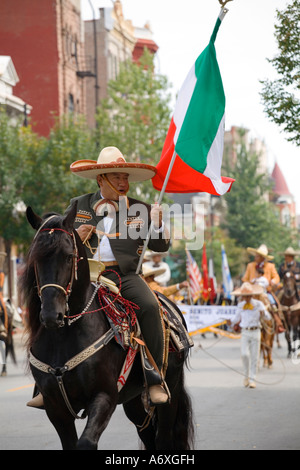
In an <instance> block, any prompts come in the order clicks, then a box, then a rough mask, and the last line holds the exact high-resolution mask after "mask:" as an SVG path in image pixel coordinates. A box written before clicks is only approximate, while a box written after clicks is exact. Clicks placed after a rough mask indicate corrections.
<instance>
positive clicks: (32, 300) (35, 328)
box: [19, 212, 62, 349]
mask: <svg viewBox="0 0 300 470" xmlns="http://www.w3.org/2000/svg"><path fill="white" fill-rule="evenodd" d="M52 215H57V217H55V218H53V219H51V220H49V222H47V223H46V225H45V227H47V228H54V227H61V226H62V216H60V215H59V214H57V213H53V212H52V213H47V214H45V215H44V216H43V220H44V221H45V220H46V219H47V218H49V217H50V216H52ZM59 246H61V238H60V237H59V236H56V235H55V234H54V233H53V235H52V236H51V237H49V232H44V233H43V232H40V233H39V234H38V236H36V237H35V238H34V239H33V241H32V243H31V246H30V248H29V251H28V253H27V256H26V258H25V263H24V268H23V272H22V274H21V276H20V280H19V286H20V293H21V301H22V304H23V305H24V306H25V307H26V310H27V312H28V319H27V333H28V339H27V344H26V346H27V348H28V349H30V348H31V346H32V344H33V343H34V341H35V340H36V338H37V336H38V334H39V332H40V330H41V328H42V327H41V324H40V320H39V313H40V310H41V302H40V299H39V296H38V292H37V283H36V276H35V268H34V264H35V262H36V261H37V260H41V259H45V258H46V257H49V256H51V255H53V254H54V253H55V252H56V251H57V249H58V248H59Z"/></svg>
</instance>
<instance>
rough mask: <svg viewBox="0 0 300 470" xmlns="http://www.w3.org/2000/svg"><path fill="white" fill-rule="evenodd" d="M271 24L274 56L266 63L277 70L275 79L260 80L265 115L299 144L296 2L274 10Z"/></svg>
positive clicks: (299, 11)
mask: <svg viewBox="0 0 300 470" xmlns="http://www.w3.org/2000/svg"><path fill="white" fill-rule="evenodd" d="M277 19H278V24H276V25H275V38H276V40H277V44H278V49H279V52H278V54H277V55H276V56H275V57H274V58H273V59H270V60H269V62H270V63H271V64H272V65H273V67H274V68H275V70H276V71H277V73H278V75H279V78H278V79H276V80H273V81H272V80H265V81H261V83H262V84H263V89H262V93H261V96H262V99H263V103H264V110H265V113H266V114H267V116H268V117H269V118H270V120H271V121H273V122H274V123H275V124H277V125H278V126H280V127H281V129H282V130H283V132H284V133H286V134H287V140H288V141H291V142H294V143H295V144H296V145H298V146H299V145H300V118H299V116H300V41H299V37H300V0H292V2H291V3H290V4H289V5H288V6H287V8H286V9H285V10H284V11H282V12H281V11H278V10H277Z"/></svg>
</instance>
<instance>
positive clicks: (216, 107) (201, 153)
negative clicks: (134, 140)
mask: <svg viewBox="0 0 300 470" xmlns="http://www.w3.org/2000/svg"><path fill="white" fill-rule="evenodd" d="M223 17H224V11H223V10H221V13H220V15H219V17H218V19H217V22H216V25H215V28H214V31H213V34H212V36H211V38H210V41H209V44H208V46H207V47H206V48H205V49H204V51H203V52H202V53H201V54H200V56H199V57H198V59H197V60H196V62H195V64H194V66H193V67H192V69H191V70H190V72H189V74H188V76H187V77H186V79H185V81H184V83H183V85H182V88H181V90H180V92H179V95H178V98H177V102H176V106H175V111H174V114H173V117H172V120H171V124H170V127H169V130H168V133H167V137H166V140H165V143H164V147H163V150H162V154H161V158H160V161H159V163H158V164H157V166H156V168H157V174H156V175H155V176H154V177H153V178H152V184H153V186H154V188H155V189H158V190H161V189H162V187H163V184H164V180H165V177H166V174H167V172H168V168H169V165H170V162H171V160H172V157H173V154H174V152H175V153H176V158H175V161H174V165H173V168H172V171H171V173H170V177H169V180H168V183H167V186H166V188H165V191H166V192H169V193H191V192H207V193H210V194H214V195H219V196H220V195H223V194H225V193H226V192H228V191H230V189H231V186H232V183H233V182H234V180H233V179H232V178H226V177H222V176H221V166H222V157H223V145H224V132H225V94H224V89H223V84H222V78H221V74H220V70H219V66H218V62H217V58H216V51H215V46H214V42H215V39H216V36H217V33H218V30H219V27H220V24H221V22H222V19H223Z"/></svg>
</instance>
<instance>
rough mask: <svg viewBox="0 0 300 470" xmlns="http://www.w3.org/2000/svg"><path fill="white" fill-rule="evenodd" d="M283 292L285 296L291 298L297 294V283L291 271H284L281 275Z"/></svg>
mask: <svg viewBox="0 0 300 470" xmlns="http://www.w3.org/2000/svg"><path fill="white" fill-rule="evenodd" d="M283 292H284V295H285V297H287V298H291V297H293V296H294V295H295V294H297V284H296V279H295V275H294V273H293V272H292V271H286V272H285V273H284V276H283Z"/></svg>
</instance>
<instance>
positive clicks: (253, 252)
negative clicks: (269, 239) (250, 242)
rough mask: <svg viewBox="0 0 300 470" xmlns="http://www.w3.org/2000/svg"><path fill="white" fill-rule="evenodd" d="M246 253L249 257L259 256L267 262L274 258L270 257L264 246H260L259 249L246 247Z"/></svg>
mask: <svg viewBox="0 0 300 470" xmlns="http://www.w3.org/2000/svg"><path fill="white" fill-rule="evenodd" d="M247 251H248V253H250V254H251V255H260V256H262V257H263V258H265V259H268V260H271V259H273V258H274V256H270V255H269V254H268V253H269V252H268V248H267V247H266V245H260V247H258V248H250V247H248V248H247Z"/></svg>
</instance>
